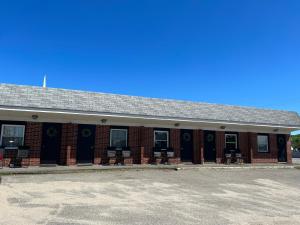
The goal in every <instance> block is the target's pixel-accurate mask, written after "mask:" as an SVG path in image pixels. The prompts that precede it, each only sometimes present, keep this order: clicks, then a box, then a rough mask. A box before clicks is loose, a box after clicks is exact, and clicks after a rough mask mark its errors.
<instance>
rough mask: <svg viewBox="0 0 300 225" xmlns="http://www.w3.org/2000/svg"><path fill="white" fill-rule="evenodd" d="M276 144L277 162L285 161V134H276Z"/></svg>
mask: <svg viewBox="0 0 300 225" xmlns="http://www.w3.org/2000/svg"><path fill="white" fill-rule="evenodd" d="M277 146H278V162H286V161H287V158H286V139H285V135H283V134H278V135H277Z"/></svg>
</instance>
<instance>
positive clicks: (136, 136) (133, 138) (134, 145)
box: [128, 127, 141, 164]
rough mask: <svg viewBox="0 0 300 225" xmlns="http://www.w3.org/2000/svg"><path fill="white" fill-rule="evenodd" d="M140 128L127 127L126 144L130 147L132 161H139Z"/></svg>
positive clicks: (136, 162)
mask: <svg viewBox="0 0 300 225" xmlns="http://www.w3.org/2000/svg"><path fill="white" fill-rule="evenodd" d="M140 132H141V128H140V127H129V135H128V136H129V137H128V142H129V143H128V146H129V147H130V149H131V153H132V156H133V163H135V164H138V163H141V147H140V146H141V140H140V139H141V134H140Z"/></svg>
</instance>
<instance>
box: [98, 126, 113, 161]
mask: <svg viewBox="0 0 300 225" xmlns="http://www.w3.org/2000/svg"><path fill="white" fill-rule="evenodd" d="M109 135H110V126H106V125H105V126H102V125H97V126H96V135H95V138H96V140H95V154H94V163H95V164H106V163H108V159H107V157H106V149H107V147H108V146H109Z"/></svg>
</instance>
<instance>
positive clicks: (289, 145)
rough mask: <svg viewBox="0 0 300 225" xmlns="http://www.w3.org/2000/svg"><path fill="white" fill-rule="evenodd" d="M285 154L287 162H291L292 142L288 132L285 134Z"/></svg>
mask: <svg viewBox="0 0 300 225" xmlns="http://www.w3.org/2000/svg"><path fill="white" fill-rule="evenodd" d="M286 156H287V163H292V142H291V136H290V135H289V134H287V135H286Z"/></svg>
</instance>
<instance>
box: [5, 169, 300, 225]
mask: <svg viewBox="0 0 300 225" xmlns="http://www.w3.org/2000/svg"><path fill="white" fill-rule="evenodd" d="M0 224H6V225H9V224H13V225H15V224H26V225H30V224H48V225H50V224H53V225H54V224H55V225H59V224H75V225H77V224H83V225H84V224H92V225H93V224H105V225H106V224H109V225H110V224H111V225H113V224H122V225H127V224H128V225H134V224H139V225H141V224H147V225H148V224H149V225H150V224H166V225H168V224H170V225H171V224H172V225H176V224H178V225H184V224H205V225H209V224H235V225H236V224H251V225H255V224H260V225H264V224H285V225H286V224H300V170H297V169H198V170H197V169H196V170H181V171H171V170H141V171H105V172H97V173H81V174H55V175H23V176H4V177H2V184H1V185H0Z"/></svg>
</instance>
